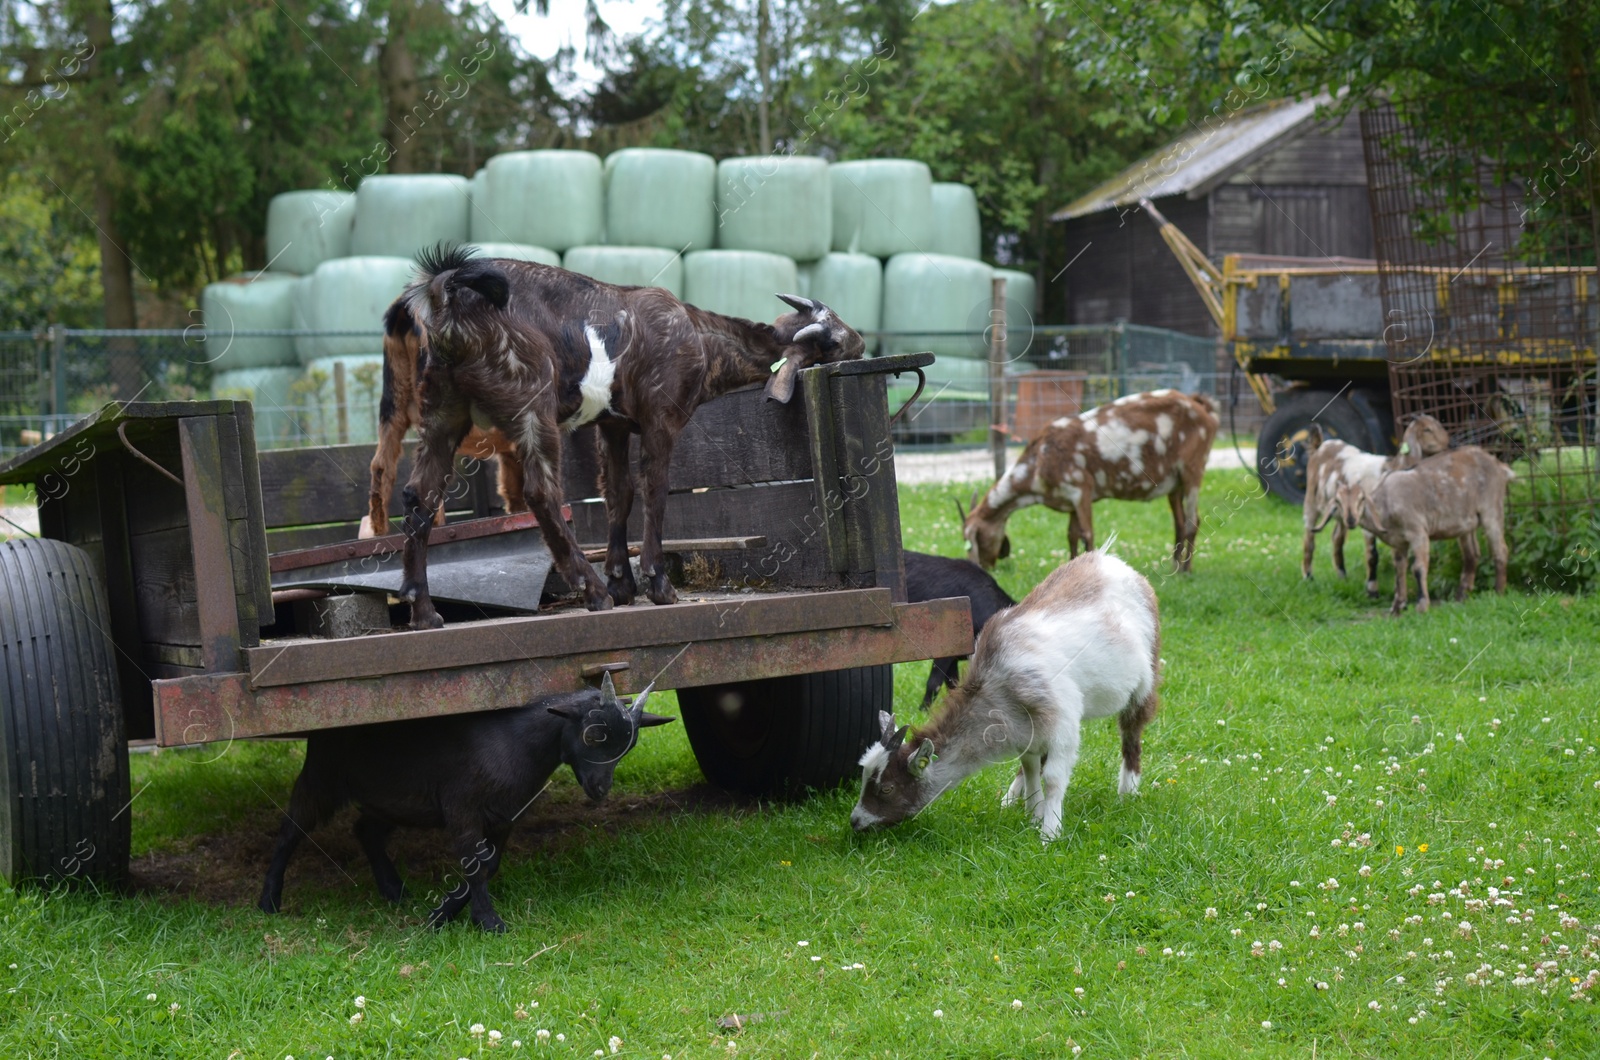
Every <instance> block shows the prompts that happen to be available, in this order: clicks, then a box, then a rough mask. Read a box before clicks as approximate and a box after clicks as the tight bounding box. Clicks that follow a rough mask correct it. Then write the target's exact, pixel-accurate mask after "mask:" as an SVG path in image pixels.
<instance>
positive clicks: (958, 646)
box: [0, 354, 972, 797]
mask: <svg viewBox="0 0 1600 1060" xmlns="http://www.w3.org/2000/svg"><path fill="white" fill-rule="evenodd" d="M931 360H932V357H931V355H928V354H919V355H904V356H900V357H894V358H881V359H877V360H868V361H857V362H845V363H843V364H837V365H827V366H820V367H817V368H813V369H809V370H807V371H804V372H802V373H801V376H800V378H801V387H800V394H799V395H798V396H797V399H796V400H795V401H793V402H791V403H790V404H789V405H787V406H780V405H777V404H775V403H771V402H768V401H766V400H765V399H764V397H763V395H762V392H761V390H760V388H751V389H746V390H743V391H738V392H735V393H733V394H729V395H725V396H724V397H722V398H719V399H717V400H715V401H712V402H709V403H707V404H706V405H704V406H702V407H701V408H700V409H699V410H697V412H696V414H695V416H694V418H693V420H692V421H691V423H690V425H689V427H688V428H687V429H686V430H685V431H684V433H683V435H682V436H681V437H680V439H679V444H678V446H677V448H676V449H675V452H674V457H673V463H672V471H671V475H670V485H669V491H670V492H669V506H668V513H667V518H666V526H667V528H668V530H669V532H671V533H672V534H673V535H674V536H675V538H676V540H674V541H671V542H669V548H670V549H672V550H674V554H673V557H672V558H673V559H674V560H675V561H676V562H677V567H676V568H675V569H677V571H678V573H679V574H680V579H679V580H680V581H682V580H683V579H682V577H681V575H683V573H684V572H685V571H687V572H688V574H689V578H690V581H689V582H686V583H685V584H684V587H681V588H680V600H682V601H683V602H680V603H678V604H676V605H671V606H665V607H659V606H656V605H653V604H650V603H648V602H640V603H636V604H635V605H633V606H631V607H625V608H616V609H613V610H609V611H603V612H594V613H590V612H585V611H582V610H578V609H576V608H572V607H567V608H560V607H557V608H556V609H555V610H549V609H548V608H547V609H546V610H545V611H540V612H538V613H530V614H512V613H508V612H506V611H504V610H502V611H499V612H496V613H492V614H491V613H488V612H483V613H481V614H478V615H477V616H476V617H475V618H474V620H470V621H468V620H463V615H464V614H466V615H470V614H472V612H471V610H470V609H467V610H465V611H463V610H462V608H460V607H458V608H457V612H456V614H455V617H454V618H453V619H452V620H451V624H449V625H447V626H446V627H445V628H443V629H437V630H427V631H385V632H380V633H375V634H373V635H368V636H356V637H350V638H348V639H341V640H327V639H320V638H317V637H312V636H307V635H304V632H305V631H304V630H301V631H299V632H298V633H297V632H296V631H295V630H294V629H293V628H291V627H292V625H293V623H294V621H295V618H294V605H293V604H291V603H289V602H288V601H289V600H290V599H304V598H305V597H306V596H308V595H315V593H314V592H310V593H308V591H307V590H305V589H303V588H297V589H293V590H290V591H289V592H287V593H279V594H278V598H277V599H275V598H274V586H273V567H274V563H273V557H274V556H279V557H282V556H283V555H284V554H286V553H288V552H291V551H294V550H301V549H316V550H317V551H316V552H313V553H310V554H309V555H310V556H311V558H314V559H319V560H323V559H328V558H330V557H337V556H338V555H339V554H341V553H344V554H347V555H349V556H350V557H351V558H352V560H354V561H360V560H361V559H362V558H363V556H366V555H367V554H368V553H371V552H373V549H374V547H375V546H372V545H367V544H357V543H355V542H354V541H353V540H352V539H353V538H354V536H355V535H354V528H355V522H356V520H357V519H358V518H359V517H360V514H361V513H362V511H364V509H365V505H366V495H367V482H368V474H367V463H368V461H369V460H370V458H371V454H372V449H371V447H370V446H338V447H329V448H324V449H304V450H274V451H268V452H264V453H260V454H258V453H257V452H256V451H255V446H254V441H253V439H254V431H253V418H252V410H251V407H250V405H249V404H248V403H245V402H233V401H203V402H177V403H147V404H113V405H108V406H106V407H105V408H104V409H102V410H101V411H100V413H98V414H97V415H95V416H92V417H90V418H88V419H86V420H83V421H81V422H79V423H77V424H75V425H73V426H72V427H71V428H69V429H68V430H66V431H63V432H62V433H61V434H58V435H56V436H55V437H53V438H51V439H49V440H47V441H46V442H44V443H43V444H41V445H39V446H37V447H35V448H34V449H32V450H29V451H28V452H26V453H23V454H21V455H20V456H18V457H16V458H15V459H13V460H11V461H9V462H7V463H5V464H0V483H31V484H32V485H33V486H34V488H35V491H36V494H37V497H38V504H39V518H40V528H41V536H43V537H46V538H53V539H56V540H58V541H62V542H65V543H67V544H70V545H73V546H76V547H77V548H78V549H81V550H82V551H83V552H85V553H87V555H88V557H89V560H90V563H91V565H92V567H93V569H94V570H95V572H96V574H98V576H99V578H100V581H101V582H102V584H103V588H104V596H105V600H106V603H107V605H108V606H107V613H108V619H109V629H108V630H107V632H108V633H109V637H110V640H111V642H112V644H113V645H114V647H115V650H116V663H115V667H116V670H117V677H118V682H117V683H118V684H119V685H120V689H121V694H120V703H121V714H122V716H121V718H120V723H121V728H122V730H123V731H124V732H125V734H126V737H127V738H129V739H136V738H153V739H154V741H155V742H156V743H157V744H158V745H160V746H176V745H187V744H199V743H209V742H214V741H219V740H230V739H239V738H248V737H262V736H272V735H283V734H292V733H304V732H308V731H312V730H316V729H322V728H331V727H339V726H348V725H359V724H367V723H373V722H381V721H392V720H400V719H406V718H416V717H422V716H427V715H433V714H447V713H457V712H468V711H478V710H494V709H498V708H504V707H511V706H516V705H519V704H522V703H526V702H528V701H529V700H530V699H533V698H535V697H538V696H542V695H546V694H550V693H557V692H566V691H573V690H577V689H580V688H582V687H585V686H586V685H587V684H589V683H591V682H593V681H596V680H598V679H599V676H600V674H601V673H603V672H610V673H611V674H612V675H613V680H614V681H615V683H616V685H617V687H618V690H619V691H620V692H624V693H626V692H637V691H638V690H640V689H641V688H643V687H644V685H645V684H647V683H649V682H650V681H652V680H654V681H655V682H656V685H657V687H658V688H664V689H670V688H697V687H702V686H719V687H721V686H728V685H732V684H737V683H740V682H760V681H764V680H767V679H772V678H786V677H794V676H797V675H810V674H819V673H823V672H831V671H841V670H849V669H852V668H859V667H874V666H882V665H883V664H888V663H895V662H906V661H912V660H919V659H928V658H936V657H941V656H951V655H963V654H967V653H968V652H969V651H970V650H971V647H972V632H971V620H970V612H969V610H968V606H967V602H966V600H965V599H964V598H960V599H952V600H938V601H932V602H928V603H918V604H912V603H908V602H906V592H905V585H904V566H903V562H902V559H901V552H900V547H901V546H900V522H899V500H898V490H897V487H896V483H895V476H894V456H893V449H892V446H891V445H890V442H889V424H890V417H889V412H888V408H887V404H886V386H887V376H888V375H889V374H893V373H897V372H905V371H914V370H916V369H918V368H919V367H920V366H922V365H924V364H927V363H929V362H930V361H931ZM586 430H592V429H586ZM593 441H594V439H593V437H592V435H590V436H587V437H586V435H585V432H584V431H580V432H578V433H577V434H576V435H574V437H573V439H572V440H571V441H570V442H569V445H568V447H567V450H566V453H565V454H564V468H563V472H564V479H565V483H564V485H565V490H566V499H567V501H568V503H569V505H570V507H569V509H568V510H569V511H570V513H571V521H572V524H573V526H574V529H575V531H576V532H577V534H578V537H579V539H580V540H581V541H590V542H603V541H604V540H605V539H606V533H605V521H604V506H603V503H602V502H601V501H600V500H599V494H600V490H599V488H598V459H597V457H596V454H595V451H594V445H593ZM408 464H409V456H407V457H406V459H405V460H404V461H403V463H402V467H401V469H400V472H401V473H400V476H399V477H400V481H402V482H403V481H404V480H405V478H406V468H407V465H408ZM492 479H493V468H492V467H483V466H478V465H474V464H473V463H472V462H471V461H465V460H463V461H461V462H458V466H457V474H456V477H455V480H454V481H455V484H456V486H457V487H459V488H458V489H456V490H455V491H454V492H453V494H452V496H453V497H455V498H456V499H455V501H454V502H453V503H452V504H450V505H448V507H450V508H451V509H452V516H451V519H452V521H451V522H450V523H449V524H448V525H446V526H444V527H440V528H436V529H435V530H434V535H435V538H436V539H458V538H459V539H461V540H468V539H473V538H475V537H478V536H481V535H482V534H484V533H488V532H493V531H499V530H511V531H520V532H522V533H523V534H524V536H526V531H527V529H528V527H529V526H530V525H531V522H530V519H529V517H527V516H510V517H506V516H500V517H498V521H495V517H494V507H495V505H496V504H497V503H498V501H497V498H496V495H495V493H494V491H493V484H492ZM398 511H399V504H398V499H396V500H395V501H394V504H393V505H392V507H391V512H393V513H398ZM462 517H466V518H468V519H473V518H474V517H476V518H477V519H479V520H485V521H477V522H461V521H460V519H461V518H462ZM633 517H634V528H635V533H637V524H638V521H639V520H640V518H641V513H640V512H639V511H637V510H636V511H635V512H634V516H633ZM508 540H509V539H508ZM389 547H391V548H392V547H393V546H392V544H391V545H390V546H389ZM276 565H277V566H280V567H281V566H285V565H286V564H285V563H282V562H279V563H278V564H276ZM696 578H698V579H699V582H698V583H696V582H694V579H696ZM555 581H556V579H552V582H555ZM558 588H559V586H558ZM528 591H529V593H530V610H531V609H532V607H533V603H532V601H534V600H537V598H538V594H539V591H540V590H539V587H536V586H530V587H528ZM369 599H370V598H369ZM378 599H379V600H380V601H381V599H382V597H381V596H379V597H378ZM392 606H393V607H394V608H395V617H396V618H399V617H403V614H404V607H403V605H399V604H394V605H392ZM751 687H757V686H751ZM880 687H886V686H880ZM874 719H875V715H874ZM874 724H875V720H874ZM691 735H692V734H691ZM835 750H837V749H835ZM696 752H697V754H700V753H701V749H700V747H699V746H697V747H696ZM11 753H12V754H13V756H15V755H16V754H18V753H21V754H27V753H28V751H27V749H26V748H23V749H21V750H20V751H19V750H18V749H16V748H13V749H12V752H11ZM855 753H858V751H857V752H855ZM836 757H837V756H836ZM830 768H833V767H830ZM13 775H15V773H13ZM0 779H3V778H0ZM0 794H5V793H4V792H0ZM8 797H9V796H8Z"/></svg>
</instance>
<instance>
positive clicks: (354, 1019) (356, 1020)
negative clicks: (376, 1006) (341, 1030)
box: [350, 1012, 361, 1027]
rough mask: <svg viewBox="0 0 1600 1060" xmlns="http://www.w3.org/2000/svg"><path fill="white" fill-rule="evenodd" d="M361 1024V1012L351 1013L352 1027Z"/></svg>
mask: <svg viewBox="0 0 1600 1060" xmlns="http://www.w3.org/2000/svg"><path fill="white" fill-rule="evenodd" d="M360 1022H361V1013H359V1012H352V1013H350V1026H352V1027H354V1026H355V1025H356V1024H358V1023H360Z"/></svg>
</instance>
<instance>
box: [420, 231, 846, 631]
mask: <svg viewBox="0 0 1600 1060" xmlns="http://www.w3.org/2000/svg"><path fill="white" fill-rule="evenodd" d="M470 252H471V248H465V249H461V248H457V249H445V248H438V249H435V250H433V251H430V252H426V253H424V254H423V255H422V256H421V257H419V259H418V263H417V264H418V270H419V272H420V274H421V275H420V278H419V279H417V280H416V281H415V282H414V283H412V284H411V285H410V286H408V287H407V288H406V289H405V292H404V293H403V294H402V295H401V299H402V301H403V303H404V306H405V309H406V311H407V312H408V313H409V314H410V316H411V317H412V318H413V319H414V320H415V321H416V322H417V323H419V324H421V326H422V329H423V333H424V334H425V335H426V338H427V342H426V345H425V347H424V357H423V368H422V372H421V375H420V378H419V379H418V382H417V386H418V390H419V392H420V397H421V402H420V404H421V411H422V423H421V435H422V443H421V445H420V446H419V447H418V449H417V458H416V464H415V466H414V468H413V469H412V473H411V480H410V481H409V482H408V483H407V484H406V487H405V489H404V491H403V492H402V494H401V496H402V501H403V504H404V507H405V510H406V522H405V533H406V546H405V559H404V575H403V579H402V582H401V588H400V597H401V599H404V600H407V601H409V602H410V603H411V625H412V627H413V628H417V629H425V628H428V627H430V626H438V625H440V624H442V623H441V620H440V619H439V616H438V614H437V612H436V611H435V610H434V607H433V602H432V601H431V600H430V599H429V597H428V579H427V529H428V525H429V523H430V522H431V521H432V519H433V513H434V511H435V510H436V509H437V508H438V506H439V504H440V503H442V501H443V497H444V486H445V481H446V479H447V477H448V475H449V473H450V469H451V462H452V459H453V456H454V454H455V451H456V449H457V448H458V447H459V446H460V444H461V441H462V439H463V438H465V437H466V435H467V433H468V431H470V430H471V428H472V425H473V424H474V423H475V422H476V423H479V424H480V425H485V426H492V427H495V428H497V429H499V430H500V431H501V432H502V433H504V434H505V435H506V437H508V438H510V439H511V440H512V442H513V443H514V444H515V446H516V450H517V457H518V459H519V460H521V462H522V464H523V467H524V477H523V487H524V492H525V494H526V496H527V498H528V505H529V507H530V509H531V510H532V511H533V513H534V515H536V516H537V517H538V519H539V527H540V530H541V531H542V533H543V535H544V539H545V541H546V543H547V544H548V545H549V547H550V551H551V554H552V556H553V558H554V559H555V563H556V566H557V569H558V570H560V572H561V573H562V575H563V576H564V577H565V578H566V580H567V582H568V584H570V585H572V586H573V587H575V588H576V589H577V590H578V591H579V592H581V593H582V594H583V596H584V599H585V602H586V604H587V606H588V608H589V610H591V611H599V610H604V609H605V608H608V607H610V606H612V603H613V602H615V603H618V604H629V603H632V602H633V598H634V595H635V593H636V592H637V591H638V587H637V585H636V584H635V582H634V578H633V572H632V570H631V569H630V567H629V564H628V514H629V511H630V510H631V509H632V507H633V489H634V483H633V477H632V474H631V473H630V470H629V466H628V445H629V436H630V435H632V434H637V435H639V436H640V439H639V463H640V478H641V479H642V482H643V487H644V493H645V512H644V540H643V545H642V547H641V549H640V554H639V568H640V570H641V572H642V573H643V574H644V576H645V577H646V578H647V579H648V585H647V587H646V593H647V594H648V595H649V597H650V599H651V600H652V601H654V602H655V603H658V604H669V603H673V602H675V601H676V600H677V594H676V593H675V592H674V591H673V588H672V584H671V583H670V582H669V581H668V580H667V569H666V564H665V562H664V559H663V556H662V550H661V521H662V517H663V515H664V514H665V512H666V505H667V471H668V465H669V464H670V462H671V460H672V447H673V443H674V442H675V441H676V440H677V437H678V433H679V432H680V431H682V430H683V428H684V426H685V425H686V424H687V423H688V422H689V418H690V417H691V416H692V415H693V414H694V410H695V409H696V408H698V407H699V406H700V405H701V404H702V403H703V402H705V401H707V400H709V399H711V398H713V397H716V396H718V395H719V394H724V393H727V392H728V391H730V390H733V389H735V388H737V387H741V386H745V385H747V384H750V383H755V382H760V381H763V380H764V381H766V384H767V396H768V397H770V398H773V399H775V400H777V401H782V402H786V401H788V400H789V399H790V397H792V396H793V394H794V386H795V377H796V374H797V373H798V372H799V370H800V369H802V368H806V367H809V366H810V365H813V364H818V363H826V362H833V361H841V360H849V359H853V358H858V357H860V356H861V354H862V352H863V351H864V349H865V343H863V342H862V340H861V336H860V335H858V334H856V332H855V331H854V330H853V329H851V328H850V327H849V326H848V325H847V324H845V323H844V322H843V321H841V320H840V319H839V318H838V316H837V315H835V314H834V312H833V311H832V310H831V309H829V308H828V307H827V306H825V305H823V304H822V303H821V302H814V301H811V300H810V299H806V298H798V297H794V296H791V295H779V296H778V297H780V298H782V299H783V300H784V301H785V302H787V303H789V305H791V306H792V307H794V309H795V312H792V313H785V314H784V315H783V316H781V317H779V318H778V319H777V321H776V322H775V323H773V324H761V323H756V322H754V321H750V320H742V319H740V318H737V317H728V316H722V315H720V314H718V313H709V312H706V311H705V310H703V309H698V308H696V307H695V306H692V305H686V304H685V303H683V302H680V301H678V299H676V298H674V297H673V296H672V295H671V294H669V293H667V292H666V291H664V290H662V289H661V288H659V287H618V286H616V285H614V284H608V283H600V282H598V281H596V280H591V279H589V278H588V277H587V276H580V275H579V274H577V273H573V272H568V271H566V270H565V269H558V268H554V267H552V266H549V265H538V264H535V263H533V262H526V261H508V260H503V259H484V258H473V257H471V256H469V255H470ZM780 362H781V364H780ZM775 366H777V367H776V370H774V367H775ZM591 422H592V423H595V424H597V426H598V427H599V431H600V437H601V439H602V441H603V442H604V457H603V466H602V472H603V483H602V486H603V491H604V496H605V502H606V517H607V521H608V523H609V541H608V544H607V551H606V574H607V578H608V580H607V582H606V584H604V585H602V584H601V583H600V581H599V580H598V579H597V578H596V577H595V572H594V570H593V568H591V567H590V566H589V564H588V563H587V562H586V561H585V560H584V558H583V554H582V552H581V551H580V550H579V547H578V542H577V540H576V539H575V538H574V537H573V535H572V530H571V528H570V527H568V526H567V524H566V523H565V522H564V521H563V520H562V519H561V515H560V512H561V499H562V498H561V438H562V435H563V433H565V432H567V431H571V430H573V429H575V428H577V427H581V426H583V425H584V424H586V423H591ZM529 591H530V592H531V593H534V594H537V593H538V592H539V586H530V587H529Z"/></svg>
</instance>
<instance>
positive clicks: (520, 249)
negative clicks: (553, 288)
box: [473, 243, 561, 268]
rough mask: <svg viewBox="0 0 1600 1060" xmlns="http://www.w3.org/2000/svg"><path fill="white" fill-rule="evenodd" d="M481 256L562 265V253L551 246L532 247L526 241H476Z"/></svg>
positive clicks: (478, 255)
mask: <svg viewBox="0 0 1600 1060" xmlns="http://www.w3.org/2000/svg"><path fill="white" fill-rule="evenodd" d="M473 245H474V246H476V247H477V248H478V253H477V255H476V256H477V257H480V258H510V259H511V260H512V261H533V262H537V263H538V264H540V265H554V266H556V267H557V268H560V267H561V255H560V254H557V253H556V252H555V251H553V250H551V249H550V248H549V247H530V246H528V245H527V244H526V243H475V244H473Z"/></svg>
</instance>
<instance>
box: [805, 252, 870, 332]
mask: <svg viewBox="0 0 1600 1060" xmlns="http://www.w3.org/2000/svg"><path fill="white" fill-rule="evenodd" d="M805 271H806V273H807V277H806V279H804V280H802V281H801V284H800V286H801V291H800V293H801V294H803V295H805V296H806V297H807V298H815V299H816V300H817V301H819V302H824V303H826V304H827V306H828V308H830V309H832V310H833V311H834V312H835V313H837V314H839V319H840V320H842V321H844V322H845V323H846V324H849V325H850V326H851V327H853V328H855V329H856V330H857V331H877V330H878V325H879V323H880V322H881V321H882V319H883V316H882V313H883V265H882V264H881V263H880V262H879V261H878V259H877V258H874V257H871V256H869V255H867V254H829V255H827V256H826V257H824V258H823V259H822V260H821V261H818V262H816V263H814V264H812V265H808V266H806V268H805Z"/></svg>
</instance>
